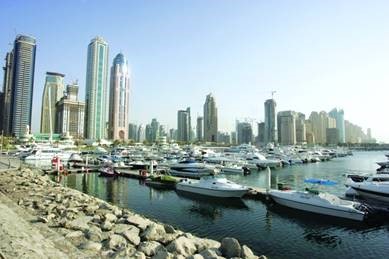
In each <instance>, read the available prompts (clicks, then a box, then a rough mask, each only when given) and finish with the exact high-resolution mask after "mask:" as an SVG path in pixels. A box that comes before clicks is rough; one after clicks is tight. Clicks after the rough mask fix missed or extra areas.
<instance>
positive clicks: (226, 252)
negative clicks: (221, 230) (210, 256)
mask: <svg viewBox="0 0 389 259" xmlns="http://www.w3.org/2000/svg"><path fill="white" fill-rule="evenodd" d="M220 252H221V253H222V255H223V256H224V257H227V258H231V257H240V254H241V252H242V248H241V246H240V244H239V241H238V240H236V239H235V238H232V237H225V238H223V240H222V242H221V246H220Z"/></svg>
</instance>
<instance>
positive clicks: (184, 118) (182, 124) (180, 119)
mask: <svg viewBox="0 0 389 259" xmlns="http://www.w3.org/2000/svg"><path fill="white" fill-rule="evenodd" d="M190 122H191V117H190V108H189V107H188V108H187V109H186V110H179V111H178V112H177V141H182V142H190V141H191V131H192V129H191V123H190Z"/></svg>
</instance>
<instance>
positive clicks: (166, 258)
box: [151, 249, 173, 259]
mask: <svg viewBox="0 0 389 259" xmlns="http://www.w3.org/2000/svg"><path fill="white" fill-rule="evenodd" d="M151 258H152V259H173V255H172V254H171V253H169V252H168V251H166V250H165V249H160V250H159V251H158V252H157V254H155V255H154V256H153V257H151Z"/></svg>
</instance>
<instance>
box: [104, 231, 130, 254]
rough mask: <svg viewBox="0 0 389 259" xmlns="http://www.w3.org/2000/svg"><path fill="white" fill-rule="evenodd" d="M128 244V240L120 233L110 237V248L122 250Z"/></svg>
mask: <svg viewBox="0 0 389 259" xmlns="http://www.w3.org/2000/svg"><path fill="white" fill-rule="evenodd" d="M126 245H127V240H126V239H125V238H124V237H123V236H120V235H116V234H113V235H111V236H110V237H109V240H108V248H110V249H112V250H116V251H117V250H121V249H124V248H125V247H126Z"/></svg>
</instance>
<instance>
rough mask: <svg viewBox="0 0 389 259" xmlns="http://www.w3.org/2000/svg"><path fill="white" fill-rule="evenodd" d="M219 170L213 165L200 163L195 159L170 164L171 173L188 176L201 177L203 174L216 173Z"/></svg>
mask: <svg viewBox="0 0 389 259" xmlns="http://www.w3.org/2000/svg"><path fill="white" fill-rule="evenodd" d="M216 171H217V169H216V167H215V166H213V165H207V164H205V163H199V162H196V161H195V160H191V159H188V160H184V161H181V162H179V163H177V164H173V165H170V174H171V175H173V176H179V177H186V178H197V179H199V178H201V177H202V176H207V175H212V174H215V173H216Z"/></svg>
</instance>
